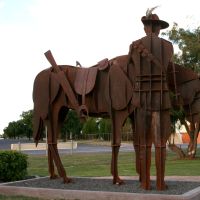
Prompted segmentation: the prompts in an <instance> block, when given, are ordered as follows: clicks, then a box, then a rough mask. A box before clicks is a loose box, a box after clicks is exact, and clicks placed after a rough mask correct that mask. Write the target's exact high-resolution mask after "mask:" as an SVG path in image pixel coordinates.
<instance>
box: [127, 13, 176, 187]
mask: <svg viewBox="0 0 200 200" xmlns="http://www.w3.org/2000/svg"><path fill="white" fill-rule="evenodd" d="M141 20H142V22H143V24H144V30H145V33H146V36H145V37H143V38H141V39H139V40H137V41H134V42H133V43H132V44H131V45H130V50H129V55H128V56H129V58H128V66H129V67H128V68H133V70H134V71H133V77H132V78H131V79H132V83H133V98H132V104H133V105H134V106H135V107H136V109H135V132H136V134H135V137H134V146H135V150H136V155H137V159H136V161H137V164H136V166H137V171H138V172H139V174H140V181H141V187H142V188H144V189H147V190H148V189H150V166H151V148H152V143H154V146H155V164H156V177H157V179H156V186H157V189H158V190H164V189H166V184H165V181H164V174H165V159H166V142H167V139H168V137H169V135H170V133H171V130H170V112H169V110H170V108H171V101H170V96H169V89H168V84H167V69H168V66H169V63H170V61H171V59H172V55H173V46H172V44H171V43H170V42H168V41H166V40H164V39H161V38H159V37H158V35H159V32H160V29H164V28H167V27H168V26H169V25H168V23H167V22H165V21H162V20H160V19H159V18H158V16H157V15H156V14H152V13H147V15H146V16H144V17H142V19H141Z"/></svg>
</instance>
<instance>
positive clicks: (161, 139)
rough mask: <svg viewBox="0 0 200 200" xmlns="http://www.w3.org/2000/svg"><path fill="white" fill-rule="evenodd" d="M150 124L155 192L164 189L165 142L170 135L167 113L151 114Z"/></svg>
mask: <svg viewBox="0 0 200 200" xmlns="http://www.w3.org/2000/svg"><path fill="white" fill-rule="evenodd" d="M152 124H153V127H154V132H153V133H154V144H155V162H156V187H157V190H164V189H166V187H167V186H166V184H165V181H164V176H165V160H166V142H167V139H168V137H169V135H170V133H171V127H170V115H169V111H162V112H153V115H152Z"/></svg>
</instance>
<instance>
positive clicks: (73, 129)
mask: <svg viewBox="0 0 200 200" xmlns="http://www.w3.org/2000/svg"><path fill="white" fill-rule="evenodd" d="M82 127H83V124H82V123H81V122H80V120H79V118H78V116H77V114H76V112H75V111H74V110H69V111H68V113H67V116H66V118H65V121H64V123H63V125H62V128H61V138H62V139H63V140H66V138H67V136H68V138H69V136H70V134H72V137H75V136H78V135H80V133H81V129H82Z"/></svg>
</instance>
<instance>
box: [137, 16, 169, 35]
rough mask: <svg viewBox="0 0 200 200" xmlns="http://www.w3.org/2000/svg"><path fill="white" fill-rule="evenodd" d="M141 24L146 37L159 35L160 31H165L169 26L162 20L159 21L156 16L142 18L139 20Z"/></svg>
mask: <svg viewBox="0 0 200 200" xmlns="http://www.w3.org/2000/svg"><path fill="white" fill-rule="evenodd" d="M141 21H142V23H143V24H144V31H145V33H146V34H147V35H149V34H151V33H154V34H155V35H157V36H158V35H159V33H160V29H165V28H167V27H168V26H169V24H168V23H167V22H165V21H163V20H160V19H159V17H158V15H156V14H150V15H148V16H143V17H142V18H141Z"/></svg>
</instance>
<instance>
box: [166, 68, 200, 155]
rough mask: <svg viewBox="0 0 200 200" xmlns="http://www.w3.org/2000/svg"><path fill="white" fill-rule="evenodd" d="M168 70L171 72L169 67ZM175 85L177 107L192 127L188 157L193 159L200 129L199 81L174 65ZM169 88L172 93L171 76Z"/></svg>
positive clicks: (187, 70)
mask: <svg viewBox="0 0 200 200" xmlns="http://www.w3.org/2000/svg"><path fill="white" fill-rule="evenodd" d="M169 70H170V71H171V70H172V66H170V68H169ZM175 71H176V85H177V92H178V95H179V102H178V104H179V106H182V108H183V110H184V112H185V118H186V120H187V121H189V122H190V124H191V125H192V126H193V130H192V131H194V134H193V137H192V138H191V139H192V140H190V143H189V146H188V155H189V156H190V157H192V158H193V157H194V156H195V154H196V148H197V137H198V134H199V129H200V80H199V76H198V74H197V73H195V72H194V71H193V70H191V69H189V68H185V67H182V66H181V65H178V64H175ZM168 83H169V88H170V89H171V90H172V91H174V88H175V87H174V85H173V81H172V76H169V81H168Z"/></svg>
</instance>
